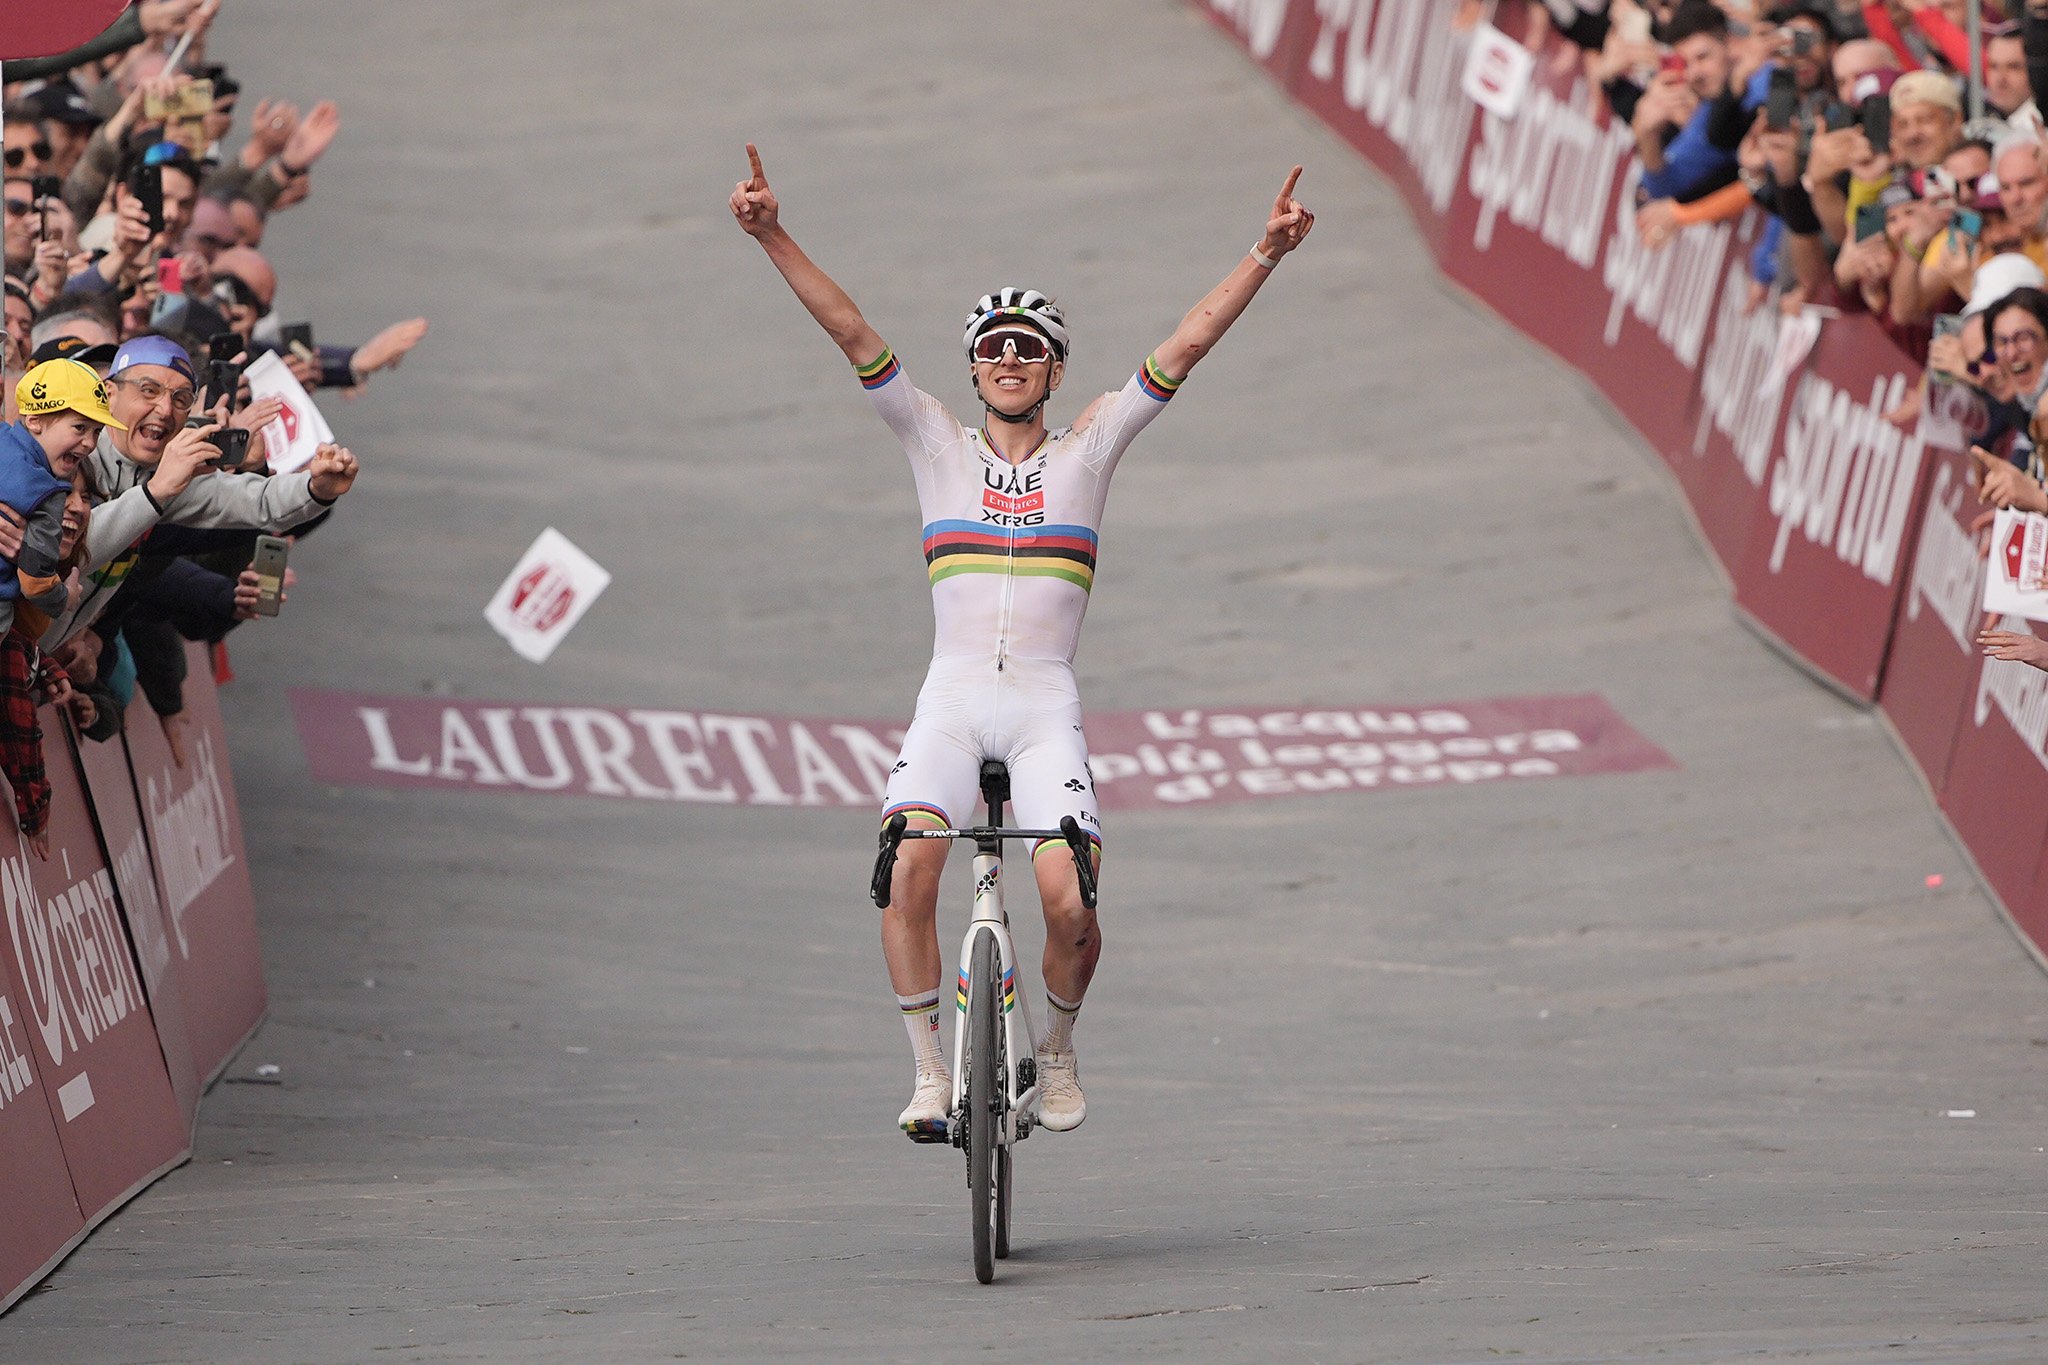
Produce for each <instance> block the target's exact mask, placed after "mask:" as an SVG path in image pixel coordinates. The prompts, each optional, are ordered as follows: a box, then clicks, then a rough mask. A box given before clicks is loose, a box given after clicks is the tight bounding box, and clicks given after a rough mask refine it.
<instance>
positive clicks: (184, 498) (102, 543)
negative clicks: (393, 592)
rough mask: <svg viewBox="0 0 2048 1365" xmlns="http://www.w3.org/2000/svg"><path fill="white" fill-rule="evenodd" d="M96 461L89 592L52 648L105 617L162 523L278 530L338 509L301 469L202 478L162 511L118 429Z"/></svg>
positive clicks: (61, 623)
mask: <svg viewBox="0 0 2048 1365" xmlns="http://www.w3.org/2000/svg"><path fill="white" fill-rule="evenodd" d="M88 463H90V464H91V466H92V472H93V478H94V480H95V481H96V482H97V483H98V485H99V489H100V492H101V493H103V494H105V495H106V501H105V502H102V503H101V504H100V505H99V506H97V507H95V508H93V509H92V521H91V522H90V523H89V524H88V525H87V527H86V531H85V554H86V560H85V583H84V588H85V591H84V592H83V593H82V594H81V596H80V599H79V602H78V605H77V606H75V607H73V608H72V609H71V610H70V611H69V612H66V613H65V614H64V615H63V616H61V617H59V618H58V619H57V620H56V621H55V622H54V623H52V624H51V626H50V629H49V632H48V633H47V634H45V635H44V636H43V647H44V648H45V649H53V648H55V647H56V646H57V645H58V644H60V643H62V642H63V641H65V640H68V639H70V638H71V637H72V636H74V635H76V634H77V633H78V632H79V631H81V630H83V629H85V628H86V627H87V626H89V625H91V624H92V623H93V622H94V621H96V620H98V619H99V615H100V613H101V612H103V611H105V610H106V609H107V604H108V603H109V602H110V601H112V600H113V597H114V593H115V591H116V590H117V589H118V588H119V587H120V586H121V583H122V582H123V580H125V579H126V578H127V576H128V570H129V568H130V567H132V566H133V562H134V560H133V556H131V555H130V554H129V551H130V550H132V549H134V548H135V546H136V543H137V542H138V541H140V540H141V539H142V538H143V536H145V535H147V534H148V533H149V530H150V528H151V527H153V526H155V525H156V524H157V523H159V522H162V523H163V524H164V525H166V526H192V527H198V528H200V529H214V530H247V531H269V532H277V531H285V530H289V529H291V528H292V527H294V526H299V525H302V524H304V523H306V522H309V521H311V520H312V519H313V518H314V517H317V516H319V515H320V513H321V512H323V511H325V510H326V509H327V507H328V506H329V505H330V504H328V503H324V502H322V501H320V499H318V498H316V497H314V496H313V476H312V475H311V474H309V473H307V472H306V471H305V470H300V471H299V472H298V473H296V474H277V475H264V474H211V473H202V474H200V475H199V476H198V477H197V478H195V479H193V480H192V482H191V483H189V484H187V485H186V486H185V491H184V492H182V493H180V494H178V495H177V496H176V497H174V498H172V499H171V500H170V501H169V502H167V503H165V504H164V505H163V506H162V507H158V506H157V504H156V503H155V501H154V500H152V499H151V497H150V496H149V491H148V490H147V489H145V488H144V487H143V485H144V484H145V483H147V482H148V481H149V476H150V474H151V472H152V471H151V469H150V468H148V467H147V466H144V465H139V464H137V463H135V461H133V460H131V459H129V458H128V457H127V456H126V455H123V454H122V453H121V452H120V451H119V450H118V449H116V448H115V446H114V437H113V433H112V432H111V431H102V432H101V433H100V443H99V446H98V447H97V448H96V449H94V451H93V453H92V458H91V459H90V461H88Z"/></svg>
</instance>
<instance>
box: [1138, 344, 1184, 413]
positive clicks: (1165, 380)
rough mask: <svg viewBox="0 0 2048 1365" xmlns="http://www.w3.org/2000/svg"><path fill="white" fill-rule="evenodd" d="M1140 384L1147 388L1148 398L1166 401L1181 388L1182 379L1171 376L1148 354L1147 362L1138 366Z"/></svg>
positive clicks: (1146, 394)
mask: <svg viewBox="0 0 2048 1365" xmlns="http://www.w3.org/2000/svg"><path fill="white" fill-rule="evenodd" d="M1138 386H1139V387H1140V388H1142V389H1144V390H1145V396H1146V397H1147V398H1156V399H1158V400H1159V401H1160V402H1162V403H1164V402H1165V401H1166V400H1167V399H1169V398H1171V397H1173V395H1174V393H1175V392H1176V391H1177V390H1178V389H1179V388H1180V381H1179V380H1178V379H1171V378H1169V377H1168V376H1167V373H1166V371H1164V370H1162V369H1160V368H1159V361H1158V360H1157V359H1155V358H1154V357H1152V356H1149V355H1148V356H1146V357H1145V363H1144V364H1143V365H1141V366H1139V367H1138Z"/></svg>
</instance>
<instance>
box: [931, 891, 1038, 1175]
mask: <svg viewBox="0 0 2048 1365" xmlns="http://www.w3.org/2000/svg"><path fill="white" fill-rule="evenodd" d="M978 934H993V935H994V936H995V940H996V958H997V961H998V962H999V963H1000V964H1001V967H1002V986H1001V992H1002V999H1001V1002H1000V1003H1001V1005H1002V1012H1001V1015H1000V1016H999V1017H1000V1018H1001V1019H1002V1024H1003V1054H1004V1062H1005V1065H1004V1067H1003V1093H1004V1094H1006V1095H1007V1096H1008V1097H1009V1101H1010V1102H1009V1104H1008V1106H1007V1107H1006V1108H1005V1110H1004V1120H1003V1132H1002V1141H1003V1145H1004V1146H1005V1147H1007V1146H1009V1145H1011V1144H1012V1143H1015V1142H1018V1141H1021V1140H1022V1139H1023V1138H1025V1137H1027V1136H1029V1134H1030V1132H1031V1127H1032V1124H1033V1123H1035V1122H1036V1121H1037V1120H1036V1106H1037V1104H1038V1085H1037V1082H1036V1081H1035V1080H1034V1081H1033V1083H1032V1084H1031V1086H1030V1087H1029V1088H1028V1089H1025V1090H1021V1091H1020V1090H1019V1089H1018V1088H1017V1063H1018V1061H1019V1059H1021V1058H1024V1057H1031V1058H1033V1059H1035V1058H1036V1057H1037V1056H1038V1030H1037V1028H1036V1027H1035V1026H1034V1025H1033V1024H1032V1020H1031V1001H1030V998H1029V992H1020V991H1019V990H1018V989H1017V945H1016V944H1015V943H1013V942H1011V940H1010V920H1009V916H1008V915H1006V914H1004V912H1003V860H1002V859H1001V858H1000V857H997V856H996V855H994V854H991V853H976V854H975V855H974V918H973V919H972V920H970V921H969V922H968V925H967V937H966V938H965V939H964V940H963V941H962V942H961V944H960V984H959V988H958V990H957V992H956V993H955V999H956V1002H957V1005H958V1010H959V1014H958V1017H957V1018H956V1020H955V1021H954V1023H955V1027H954V1029H953V1107H952V1112H953V1113H954V1114H958V1113H960V1112H961V1111H962V1110H963V1109H965V1108H966V1105H967V1039H968V1035H969V1033H970V1032H971V1029H970V1028H969V1025H968V1007H969V1005H970V1003H971V1001H972V996H973V994H974V992H975V991H976V990H977V989H979V987H980V985H981V983H980V982H978V981H975V980H974V979H973V976H974V940H975V936H976V935H978ZM977 1060H978V1061H979V1062H980V1064H981V1065H984V1066H985V1065H987V1059H986V1058H979V1059H977Z"/></svg>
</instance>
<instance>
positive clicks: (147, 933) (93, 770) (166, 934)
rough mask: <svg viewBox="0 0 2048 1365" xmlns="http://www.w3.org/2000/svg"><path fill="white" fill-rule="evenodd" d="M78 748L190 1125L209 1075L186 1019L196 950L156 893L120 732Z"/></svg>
mask: <svg viewBox="0 0 2048 1365" xmlns="http://www.w3.org/2000/svg"><path fill="white" fill-rule="evenodd" d="M77 752H78V766H79V770H80V772H81V773H82V774H83V775H84V777H85V789H86V796H87V798H88V800H89V801H90V803H91V805H92V813H93V819H94V822H95V823H96V824H97V825H98V826H99V835H100V851H101V855H102V856H103V857H105V858H106V860H107V862H108V864H109V865H110V866H111V867H112V868H113V871H114V889H115V890H116V891H117V892H118V893H119V894H120V898H121V909H122V913H123V914H124V915H125V916H126V919H127V924H128V933H129V937H130V938H131V939H133V940H134V943H135V956H136V960H137V961H138V962H140V963H141V965H142V984H143V989H144V991H145V992H147V994H148V998H149V1013H150V1018H151V1019H152V1020H154V1021H155V1023H156V1036H157V1042H158V1044H159V1045H160V1046H161V1047H162V1048H163V1053H164V1061H165V1063H166V1064H167V1065H168V1066H169V1067H170V1072H171V1086H172V1088H173V1089H174V1090H175V1091H176V1092H177V1096H178V1108H179V1109H180V1110H181V1111H182V1112H183V1113H184V1115H185V1126H186V1129H187V1130H188V1131H190V1129H191V1128H192V1126H193V1124H194V1123H195V1122H196V1120H197V1118H198V1114H199V1094H200V1091H201V1090H202V1089H203V1088H204V1087H205V1084H206V1079H207V1077H206V1073H205V1072H204V1070H203V1069H202V1068H201V1067H200V1066H199V1063H198V1061H197V1059H196V1058H195V1057H194V1056H193V1053H192V1039H191V1033H190V1030H189V1029H188V1028H187V1027H186V1024H185V1014H186V1005H185V999H186V996H187V995H188V994H189V993H190V992H191V991H192V990H193V989H194V985H195V982H193V981H188V980H185V979H184V978H185V977H186V976H187V975H188V974H191V969H190V967H189V966H188V963H189V958H187V957H186V956H185V955H184V954H183V953H179V952H176V951H175V950H174V949H173V947H172V939H171V934H172V926H171V922H170V917H169V916H168V915H166V914H165V913H164V904H163V898H162V897H161V896H159V895H158V894H157V889H156V888H157V882H156V868H155V864H154V863H152V862H151V860H150V856H149V838H148V836H147V835H146V834H144V833H143V829H142V808H141V807H140V806H138V805H136V804H135V780H134V778H133V777H132V776H131V775H130V774H129V771H128V753H127V750H126V749H125V748H123V747H122V745H121V743H120V741H118V740H113V741H109V742H107V743H103V744H102V743H95V742H93V741H91V740H87V741H85V742H84V743H82V744H79V745H78V746H77Z"/></svg>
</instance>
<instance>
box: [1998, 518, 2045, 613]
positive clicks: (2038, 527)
mask: <svg viewBox="0 0 2048 1365" xmlns="http://www.w3.org/2000/svg"><path fill="white" fill-rule="evenodd" d="M1984 610H1986V611H1995V612H1997V613H1999V614H2000V615H2001V616H2024V617H2026V618H2027V619H2028V620H2029V621H2048V517H2044V516H2039V515H2037V514H2035V513H2033V512H2015V511H2011V510H2007V511H2003V512H2000V513H1999V514H1998V518H1997V520H1995V521H1993V522H1992V523H1991V562H1990V564H1989V565H1988V567H1987V569H1986V572H1985V575H1984Z"/></svg>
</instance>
